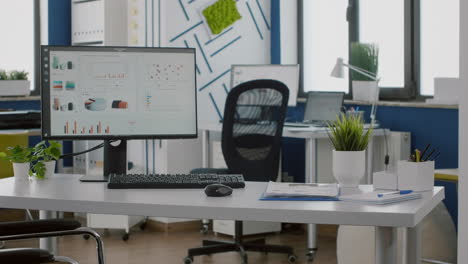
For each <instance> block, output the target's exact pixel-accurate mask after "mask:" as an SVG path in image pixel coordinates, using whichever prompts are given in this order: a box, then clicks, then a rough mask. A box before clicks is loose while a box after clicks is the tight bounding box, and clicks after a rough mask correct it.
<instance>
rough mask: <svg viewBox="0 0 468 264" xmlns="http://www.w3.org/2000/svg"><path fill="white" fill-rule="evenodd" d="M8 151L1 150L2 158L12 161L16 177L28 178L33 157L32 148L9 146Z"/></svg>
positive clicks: (0, 156)
mask: <svg viewBox="0 0 468 264" xmlns="http://www.w3.org/2000/svg"><path fill="white" fill-rule="evenodd" d="M7 151H8V152H0V158H2V159H4V160H9V161H10V162H11V163H12V165H13V173H14V175H15V179H23V178H27V177H28V172H29V167H30V162H31V158H32V148H28V147H22V146H19V145H17V146H15V147H8V148H7Z"/></svg>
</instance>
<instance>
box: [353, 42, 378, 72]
mask: <svg viewBox="0 0 468 264" xmlns="http://www.w3.org/2000/svg"><path fill="white" fill-rule="evenodd" d="M350 63H351V65H353V66H357V67H359V68H362V69H364V70H366V71H369V72H371V73H374V74H375V75H377V72H378V69H379V48H378V46H377V45H376V44H371V43H359V42H353V43H351V57H350ZM351 78H352V80H354V81H373V80H372V79H370V78H369V77H366V76H364V75H362V74H360V73H358V72H355V71H351Z"/></svg>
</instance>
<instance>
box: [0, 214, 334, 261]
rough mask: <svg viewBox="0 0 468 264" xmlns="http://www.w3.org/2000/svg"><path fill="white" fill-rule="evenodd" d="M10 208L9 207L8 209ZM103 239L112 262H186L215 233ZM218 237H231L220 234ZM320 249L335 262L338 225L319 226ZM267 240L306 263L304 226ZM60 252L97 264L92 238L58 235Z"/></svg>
mask: <svg viewBox="0 0 468 264" xmlns="http://www.w3.org/2000/svg"><path fill="white" fill-rule="evenodd" d="M8 211H10V210H8ZM18 217H20V219H21V217H22V216H21V213H17V212H16V213H15V212H13V213H7V214H5V212H4V211H3V210H2V211H1V212H0V221H9V220H14V219H16V218H18ZM98 231H99V233H100V234H101V235H102V237H103V238H104V245H105V255H106V261H107V263H112V264H120V263H122V264H124V263H125V264H127V263H128V264H139V263H181V264H182V263H183V258H184V257H185V256H186V254H187V248H190V247H197V246H199V245H201V240H202V239H203V238H214V237H215V236H214V234H212V233H209V234H208V235H203V234H201V233H200V232H199V231H198V230H191V231H170V232H157V231H151V230H143V231H142V230H139V229H138V228H135V229H132V231H131V235H130V239H129V240H128V241H126V242H124V241H122V240H121V237H122V234H123V233H122V231H117V230H112V231H104V230H98ZM217 238H218V239H229V237H227V236H222V235H219V236H218V237H217ZM318 238H319V242H318V243H319V247H320V248H319V251H318V254H317V255H316V259H315V261H314V262H313V263H314V264H324V263H326V264H333V263H336V253H335V252H336V243H335V241H336V227H335V226H328V225H325V226H319V237H318ZM267 242H269V243H272V244H288V245H292V246H293V247H294V250H295V254H296V255H297V256H298V261H297V262H296V263H310V262H307V258H306V256H305V254H306V246H307V236H306V232H305V230H304V228H303V226H301V225H289V226H286V227H285V231H283V232H282V233H280V234H269V235H267ZM37 245H38V241H37V240H24V241H15V242H8V243H7V247H8V248H11V247H37ZM59 251H60V254H61V255H63V256H68V257H71V258H73V259H75V260H77V261H79V263H80V264H88V263H89V264H91V263H96V251H95V243H94V241H93V240H92V239H89V240H85V239H83V238H82V237H81V236H74V237H66V238H59ZM248 256H249V263H258V264H264V263H269V264H270V263H271V264H279V263H288V261H287V257H286V255H281V254H268V255H265V254H262V253H255V252H250V253H248ZM194 263H222V264H231V263H232V264H234V263H240V257H239V255H238V253H233V252H232V253H223V254H214V255H212V256H202V257H195V259H194Z"/></svg>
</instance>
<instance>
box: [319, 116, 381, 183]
mask: <svg viewBox="0 0 468 264" xmlns="http://www.w3.org/2000/svg"><path fill="white" fill-rule="evenodd" d="M329 128H330V132H329V133H328V136H329V137H330V140H331V142H332V144H333V146H334V148H335V149H334V150H333V168H332V170H333V176H334V177H335V179H336V180H337V181H338V184H339V185H340V187H345V188H346V187H357V186H358V185H359V181H360V180H361V178H362V177H363V176H364V174H365V172H366V156H365V149H366V148H367V145H368V143H369V139H370V136H371V134H372V129H368V130H367V131H364V121H363V119H362V117H361V116H355V115H346V114H341V115H340V116H339V118H337V119H336V120H335V121H334V122H333V123H331V124H330V125H329Z"/></svg>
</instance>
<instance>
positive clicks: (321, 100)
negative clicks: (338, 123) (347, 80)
mask: <svg viewBox="0 0 468 264" xmlns="http://www.w3.org/2000/svg"><path fill="white" fill-rule="evenodd" d="M343 100H344V93H341V92H309V93H308V96H307V103H306V109H305V112H304V122H314V121H333V120H336V117H337V115H339V114H340V112H341V108H342V107H343Z"/></svg>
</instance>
